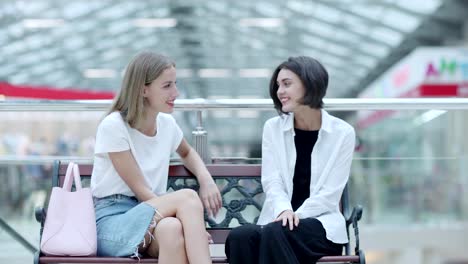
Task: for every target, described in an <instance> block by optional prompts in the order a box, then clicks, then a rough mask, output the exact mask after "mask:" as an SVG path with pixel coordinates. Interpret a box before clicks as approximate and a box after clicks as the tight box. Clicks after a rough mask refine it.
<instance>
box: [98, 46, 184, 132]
mask: <svg viewBox="0 0 468 264" xmlns="http://www.w3.org/2000/svg"><path fill="white" fill-rule="evenodd" d="M170 67H175V63H174V61H172V60H171V59H170V58H168V57H166V56H164V55H161V54H157V53H154V52H151V51H143V52H140V53H138V54H137V55H135V57H133V59H132V60H131V61H130V63H129V64H128V65H127V69H126V70H125V75H124V77H123V81H122V86H121V88H120V91H119V94H118V95H117V96H116V97H115V98H114V101H113V103H112V106H111V108H110V110H109V112H108V113H107V115H108V114H110V113H112V112H116V111H118V112H119V113H120V114H121V115H122V118H123V119H124V120H125V122H127V123H128V124H129V125H130V126H131V127H133V128H136V127H137V126H138V125H139V123H140V122H141V120H142V119H143V117H144V109H145V105H146V104H147V102H146V99H145V98H144V97H143V88H144V86H145V85H149V84H151V82H153V81H154V80H155V79H157V78H158V77H159V76H160V75H161V74H162V73H163V71H164V70H165V69H167V68H170Z"/></svg>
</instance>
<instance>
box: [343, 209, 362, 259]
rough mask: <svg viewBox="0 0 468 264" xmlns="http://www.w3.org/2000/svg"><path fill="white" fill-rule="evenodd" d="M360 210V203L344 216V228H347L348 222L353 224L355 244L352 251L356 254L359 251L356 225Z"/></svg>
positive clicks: (359, 218)
mask: <svg viewBox="0 0 468 264" xmlns="http://www.w3.org/2000/svg"><path fill="white" fill-rule="evenodd" d="M362 212H363V208H362V206H361V205H356V206H355V207H354V208H353V211H352V212H351V214H350V215H349V216H346V229H348V227H349V225H350V224H352V225H353V229H354V236H355V239H356V246H355V248H354V253H355V254H356V255H359V251H360V250H359V226H358V222H359V220H361V218H362Z"/></svg>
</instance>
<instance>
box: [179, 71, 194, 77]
mask: <svg viewBox="0 0 468 264" xmlns="http://www.w3.org/2000/svg"><path fill="white" fill-rule="evenodd" d="M176 71H177V78H191V77H193V70H191V69H177V70H176Z"/></svg>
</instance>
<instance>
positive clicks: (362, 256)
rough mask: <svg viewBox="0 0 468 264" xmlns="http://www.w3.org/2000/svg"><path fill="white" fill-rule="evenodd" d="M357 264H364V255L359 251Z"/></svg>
mask: <svg viewBox="0 0 468 264" xmlns="http://www.w3.org/2000/svg"><path fill="white" fill-rule="evenodd" d="M359 264H366V255H365V254H364V251H362V250H359Z"/></svg>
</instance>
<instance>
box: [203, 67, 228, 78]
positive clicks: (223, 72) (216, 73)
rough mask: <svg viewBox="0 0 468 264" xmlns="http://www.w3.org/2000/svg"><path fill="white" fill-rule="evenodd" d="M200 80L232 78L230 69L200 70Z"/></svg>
mask: <svg viewBox="0 0 468 264" xmlns="http://www.w3.org/2000/svg"><path fill="white" fill-rule="evenodd" d="M198 76H200V78H228V77H231V76H232V72H231V70H228V69H200V70H199V71H198Z"/></svg>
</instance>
